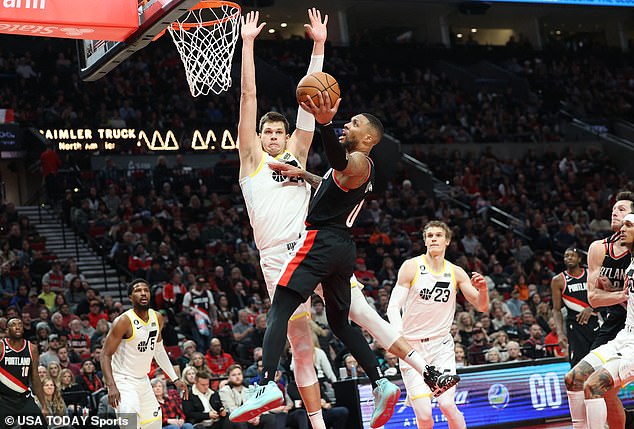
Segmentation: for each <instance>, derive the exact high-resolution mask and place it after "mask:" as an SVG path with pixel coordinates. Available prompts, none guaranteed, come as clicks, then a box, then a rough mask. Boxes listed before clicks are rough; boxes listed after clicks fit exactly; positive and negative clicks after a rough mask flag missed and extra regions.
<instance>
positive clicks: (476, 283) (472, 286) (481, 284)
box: [454, 266, 489, 313]
mask: <svg viewBox="0 0 634 429" xmlns="http://www.w3.org/2000/svg"><path fill="white" fill-rule="evenodd" d="M454 270H455V275H456V283H457V284H458V287H459V288H460V290H461V291H462V294H463V295H464V296H465V298H467V301H469V302H470V303H471V304H473V305H474V306H475V308H476V310H478V311H481V312H482V313H487V312H488V311H489V289H488V288H487V282H486V280H485V279H484V277H483V276H482V274H480V273H476V272H473V273H472V275H471V278H469V276H468V275H467V273H466V272H465V270H463V269H462V268H460V267H458V266H454Z"/></svg>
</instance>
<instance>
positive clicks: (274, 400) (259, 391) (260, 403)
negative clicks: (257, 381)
mask: <svg viewBox="0 0 634 429" xmlns="http://www.w3.org/2000/svg"><path fill="white" fill-rule="evenodd" d="M283 403H284V395H283V394H282V391H281V390H280V389H279V388H278V387H277V384H275V382H273V381H269V382H268V384H266V385H265V386H258V387H257V388H256V389H255V393H253V395H252V396H251V397H250V398H248V399H247V401H246V402H245V403H244V404H242V405H241V406H239V407H238V408H236V409H235V410H233V411H232V412H231V414H230V415H229V420H231V421H232V422H238V423H241V422H248V421H249V420H251V419H252V418H254V417H257V416H259V415H260V414H262V413H265V412H267V411H269V410H272V409H273V408H277V407H279V406H280V405H282V404H283Z"/></svg>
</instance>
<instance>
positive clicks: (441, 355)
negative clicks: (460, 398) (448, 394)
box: [399, 334, 456, 402]
mask: <svg viewBox="0 0 634 429" xmlns="http://www.w3.org/2000/svg"><path fill="white" fill-rule="evenodd" d="M407 342H408V343H409V344H410V345H411V346H412V348H413V349H414V350H416V351H417V352H418V353H420V354H421V356H422V357H423V359H425V361H426V362H427V364H428V365H430V366H435V367H436V369H437V370H438V371H440V372H443V373H445V372H448V373H449V374H455V373H456V355H455V352H454V342H453V338H452V336H451V334H447V335H446V336H444V337H440V338H435V339H431V340H429V341H420V340H417V341H415V340H407ZM399 365H400V368H401V374H402V376H403V384H405V388H406V389H407V397H408V399H409V401H410V402H411V401H413V400H415V399H418V398H422V397H425V396H427V397H429V398H431V389H430V388H429V386H427V383H425V380H424V378H423V376H422V374H420V373H419V372H418V371H416V369H414V368H413V367H411V366H410V365H408V364H407V362H405V361H403V360H402V359H399ZM443 395H444V393H443Z"/></svg>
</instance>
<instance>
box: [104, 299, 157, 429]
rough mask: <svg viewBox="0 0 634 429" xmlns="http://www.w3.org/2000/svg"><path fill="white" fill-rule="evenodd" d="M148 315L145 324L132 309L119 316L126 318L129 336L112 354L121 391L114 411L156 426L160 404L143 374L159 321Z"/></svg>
mask: <svg viewBox="0 0 634 429" xmlns="http://www.w3.org/2000/svg"><path fill="white" fill-rule="evenodd" d="M148 315H149V319H148V321H147V323H146V322H144V321H143V320H141V318H139V316H137V315H136V313H135V312H134V310H133V309H130V310H128V311H126V312H125V313H123V314H122V315H121V316H119V317H127V318H129V319H130V322H131V323H132V336H131V337H130V338H124V339H123V340H122V341H121V343H120V344H119V348H118V349H117V351H115V352H114V354H113V355H112V376H113V378H114V381H115V383H116V385H117V389H119V393H120V394H121V400H120V402H119V407H118V409H117V413H121V414H131V415H135V414H136V415H137V416H138V417H137V419H138V420H137V422H138V424H137V425H138V426H140V427H147V426H150V425H151V426H152V427H154V426H156V427H159V428H160V427H161V418H162V415H161V406H160V405H159V403H158V401H157V400H156V397H155V396H154V392H153V391H152V385H151V384H150V379H149V378H148V376H147V374H148V372H150V365H151V364H152V359H153V358H154V349H155V348H156V342H157V340H158V334H159V322H158V318H157V316H156V312H155V311H154V310H152V309H150V310H148ZM156 422H158V426H157V423H156Z"/></svg>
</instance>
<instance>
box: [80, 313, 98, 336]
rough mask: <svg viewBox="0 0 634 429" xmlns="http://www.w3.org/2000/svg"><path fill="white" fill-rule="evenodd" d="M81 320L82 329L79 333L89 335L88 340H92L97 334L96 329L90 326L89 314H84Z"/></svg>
mask: <svg viewBox="0 0 634 429" xmlns="http://www.w3.org/2000/svg"><path fill="white" fill-rule="evenodd" d="M79 320H80V322H81V329H80V330H79V332H81V333H82V334H84V335H87V336H88V338H92V336H93V335H94V334H95V328H93V327H92V326H90V318H89V317H88V314H82V315H81V316H80V317H79Z"/></svg>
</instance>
